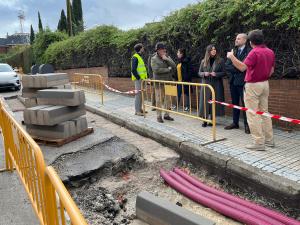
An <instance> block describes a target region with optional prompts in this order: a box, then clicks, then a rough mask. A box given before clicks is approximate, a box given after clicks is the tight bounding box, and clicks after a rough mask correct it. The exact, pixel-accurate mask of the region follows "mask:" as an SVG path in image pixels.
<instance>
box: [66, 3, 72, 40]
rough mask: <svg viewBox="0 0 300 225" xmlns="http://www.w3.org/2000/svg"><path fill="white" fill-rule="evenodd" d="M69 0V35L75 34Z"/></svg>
mask: <svg viewBox="0 0 300 225" xmlns="http://www.w3.org/2000/svg"><path fill="white" fill-rule="evenodd" d="M66 1H67V20H68V34H69V36H72V35H73V22H72V8H71V3H70V0H66Z"/></svg>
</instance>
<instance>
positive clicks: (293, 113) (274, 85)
mask: <svg viewBox="0 0 300 225" xmlns="http://www.w3.org/2000/svg"><path fill="white" fill-rule="evenodd" d="M59 72H66V73H69V74H72V73H75V72H77V73H96V74H101V75H102V76H103V77H104V78H105V82H106V84H108V85H109V86H111V87H113V88H115V89H118V90H120V91H129V90H133V89H134V84H133V82H132V81H131V79H130V78H118V77H108V75H107V74H108V70H107V68H105V67H93V68H81V69H70V70H62V71H59ZM193 82H195V83H198V82H200V79H194V80H193ZM224 88H225V101H226V102H228V103H231V97H230V91H229V85H228V82H227V80H226V79H225V80H224ZM193 102H196V99H195V96H194V98H193ZM269 111H270V112H271V113H273V114H278V115H282V116H286V117H291V118H294V119H300V80H271V81H270V98H269ZM231 113H232V110H231V109H229V108H226V115H228V116H230V115H231ZM273 124H274V125H275V126H279V127H281V128H283V129H285V130H288V131H289V130H295V129H296V130H300V125H294V124H291V123H287V122H284V121H278V120H273Z"/></svg>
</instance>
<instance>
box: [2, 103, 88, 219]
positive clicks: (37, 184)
mask: <svg viewBox="0 0 300 225" xmlns="http://www.w3.org/2000/svg"><path fill="white" fill-rule="evenodd" d="M0 126H1V130H2V136H3V140H4V148H5V162H6V170H9V171H13V169H14V168H16V171H17V172H18V175H19V177H20V179H21V181H22V183H23V185H24V187H25V190H26V192H27V194H28V196H29V199H30V201H31V203H32V206H33V209H34V211H35V213H36V215H37V217H38V219H39V221H40V223H41V224H42V225H58V224H66V223H65V222H64V221H65V217H62V216H61V215H62V213H66V214H68V215H69V217H70V221H71V224H75V225H77V224H83V225H86V224H87V223H86V222H85V220H84V219H83V217H82V216H81V214H80V211H79V209H78V208H77V206H76V205H75V203H74V202H73V201H72V198H71V196H70V195H69V193H68V192H67V190H66V189H65V187H64V185H63V184H62V182H61V181H60V179H59V177H58V176H57V174H56V173H55V171H54V170H53V169H52V168H51V167H48V168H46V165H45V161H44V157H43V154H42V151H41V149H40V147H39V146H38V145H37V144H36V143H35V141H34V140H33V139H32V138H31V137H30V136H29V135H28V134H27V132H26V131H25V130H24V129H23V127H22V126H21V125H20V124H19V123H18V122H17V121H16V120H15V119H14V118H13V116H12V115H11V114H10V113H9V112H8V111H7V109H6V108H5V107H4V103H3V102H2V101H0ZM54 190H55V191H54ZM54 193H57V194H58V196H59V201H60V202H61V204H60V208H59V207H58V206H57V205H56V204H54V203H55V202H56V195H55V194H54ZM58 210H60V212H61V213H60V216H59V215H58ZM53 221H55V222H53ZM56 221H61V223H58V222H57V223H56Z"/></svg>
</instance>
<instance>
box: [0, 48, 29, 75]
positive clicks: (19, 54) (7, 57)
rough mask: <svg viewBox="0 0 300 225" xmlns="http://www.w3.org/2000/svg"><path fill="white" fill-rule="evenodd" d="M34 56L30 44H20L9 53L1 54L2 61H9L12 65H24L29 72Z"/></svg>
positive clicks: (24, 69) (24, 68)
mask: <svg viewBox="0 0 300 225" xmlns="http://www.w3.org/2000/svg"><path fill="white" fill-rule="evenodd" d="M32 58H33V57H32V48H31V47H30V46H18V47H14V48H12V49H10V50H9V52H8V53H7V54H3V55H0V62H2V63H8V64H9V65H11V66H12V67H22V68H23V71H24V73H29V72H30V67H31V65H32Z"/></svg>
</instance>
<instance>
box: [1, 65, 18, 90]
mask: <svg viewBox="0 0 300 225" xmlns="http://www.w3.org/2000/svg"><path fill="white" fill-rule="evenodd" d="M6 88H12V89H14V90H16V91H18V90H20V89H21V82H20V78H19V76H18V74H17V73H16V71H14V70H13V68H12V67H11V66H10V65H8V64H6V63H0V89H6Z"/></svg>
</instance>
